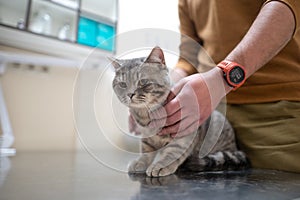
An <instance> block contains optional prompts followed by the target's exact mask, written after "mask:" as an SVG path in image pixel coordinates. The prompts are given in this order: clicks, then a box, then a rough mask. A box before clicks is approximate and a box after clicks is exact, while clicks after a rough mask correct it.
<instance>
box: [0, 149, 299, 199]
mask: <svg viewBox="0 0 300 200" xmlns="http://www.w3.org/2000/svg"><path fill="white" fill-rule="evenodd" d="M0 161H1V163H0V200H17V199H18V200H19V199H26V200H27V199H28V200H29V199H30V200H35V199H45V200H47V199H51V200H53V199H64V200H68V199H84V200H88V199H97V200H98V199H99V200H100V199H104V200H106V199H107V200H110V199H122V200H123V199H151V200H154V199H181V200H182V199H183V200H184V199H205V200H206V199H230V200H235V199H270V200H271V199H272V200H273V199H274V200H276V199H280V200H281V199H296V198H299V197H300V174H295V173H287V172H280V171H272V170H259V169H252V170H246V171H234V172H233V171H231V172H205V173H189V172H181V173H177V174H174V175H171V176H167V177H161V178H150V177H147V176H145V175H144V174H137V175H131V176H129V175H128V174H127V173H124V172H120V171H117V170H113V169H111V168H109V167H106V166H104V165H102V164H100V163H99V162H97V161H96V160H95V159H93V158H92V157H91V156H90V155H89V154H87V153H84V152H83V153H72V152H18V153H17V155H16V156H13V157H9V158H7V157H1V159H0Z"/></svg>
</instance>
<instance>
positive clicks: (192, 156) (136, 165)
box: [111, 47, 249, 177]
mask: <svg viewBox="0 0 300 200" xmlns="http://www.w3.org/2000/svg"><path fill="white" fill-rule="evenodd" d="M111 60H112V65H113V66H114V68H115V77H114V80H113V89H114V92H115V93H116V95H117V96H118V98H119V100H120V101H121V102H122V103H123V104H125V105H126V106H128V107H129V109H130V113H131V115H132V116H133V118H134V119H135V121H136V122H137V124H138V128H139V131H140V132H141V134H142V139H141V152H142V154H141V156H140V157H139V158H138V159H137V160H135V161H133V162H132V163H131V164H130V165H129V169H128V170H129V173H138V172H146V174H147V175H148V176H153V177H158V176H166V175H170V174H172V173H174V172H175V171H176V170H177V169H178V167H179V166H180V168H181V169H188V170H192V171H205V170H232V169H241V168H245V167H247V166H248V164H249V163H248V160H247V158H246V156H245V154H244V153H243V152H241V151H238V149H237V146H236V143H235V136H234V131H233V129H232V127H231V125H230V124H229V122H228V121H227V120H226V119H225V118H224V116H223V115H222V114H221V113H219V112H217V111H214V112H213V113H212V115H211V116H210V118H209V119H208V120H207V121H206V122H205V123H204V124H202V125H201V126H200V127H199V128H198V130H197V131H195V132H194V133H193V134H190V135H187V136H184V137H181V138H176V137H175V138H172V137H170V136H165V135H164V136H159V135H157V134H156V133H157V132H158V131H159V130H155V129H151V128H148V127H147V125H148V124H149V123H150V121H151V119H150V117H149V111H150V110H153V109H156V108H157V107H159V106H161V105H163V104H164V103H165V101H166V98H167V96H168V94H169V92H170V87H171V83H170V79H169V76H168V69H167V67H166V64H165V60H164V54H163V51H162V50H161V49H160V48H159V47H155V48H154V49H153V50H152V52H151V53H150V55H149V56H148V57H147V58H135V59H127V60H119V59H113V58H112V59H111ZM220 124H221V125H223V124H224V126H223V129H222V133H221V134H220V136H219V137H218V138H217V141H216V144H215V146H213V148H212V149H211V150H210V152H209V154H208V155H207V156H205V157H203V158H201V157H200V156H199V152H200V148H201V145H202V144H203V141H204V138H205V136H207V137H214V136H215V135H216V134H217V132H219V131H220ZM221 127H222V126H221ZM208 130H209V134H207V133H208ZM208 139H210V138H208ZM158 154H159V156H157V155H158Z"/></svg>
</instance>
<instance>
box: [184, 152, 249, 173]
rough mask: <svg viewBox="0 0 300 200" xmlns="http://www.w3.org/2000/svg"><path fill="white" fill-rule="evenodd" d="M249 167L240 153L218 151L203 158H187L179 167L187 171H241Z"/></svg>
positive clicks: (244, 156)
mask: <svg viewBox="0 0 300 200" xmlns="http://www.w3.org/2000/svg"><path fill="white" fill-rule="evenodd" d="M249 167H250V162H249V160H248V159H247V157H246V155H245V153H244V152H242V151H218V152H216V153H213V154H209V155H207V156H205V157H204V158H195V157H192V158H189V159H188V160H186V162H185V163H183V165H182V166H181V168H182V169H183V170H189V171H196V172H200V171H218V170H241V169H247V168H249Z"/></svg>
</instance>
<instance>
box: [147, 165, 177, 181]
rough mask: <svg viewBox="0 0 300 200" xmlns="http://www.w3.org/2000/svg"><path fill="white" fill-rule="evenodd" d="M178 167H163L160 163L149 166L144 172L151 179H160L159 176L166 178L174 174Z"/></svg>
mask: <svg viewBox="0 0 300 200" xmlns="http://www.w3.org/2000/svg"><path fill="white" fill-rule="evenodd" d="M177 168H178V166H177V165H175V164H170V165H167V166H165V165H164V164H163V163H161V162H157V163H153V164H152V165H150V166H149V167H148V169H147V171H146V174H147V176H151V177H160V176H168V175H170V174H173V173H175V171H176V170H177Z"/></svg>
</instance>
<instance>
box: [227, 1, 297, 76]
mask: <svg viewBox="0 0 300 200" xmlns="http://www.w3.org/2000/svg"><path fill="white" fill-rule="evenodd" d="M294 29H295V19H294V15H293V13H292V11H291V9H290V8H289V7H288V6H287V5H285V4H284V3H282V2H279V1H273V2H269V3H268V4H266V5H265V6H264V7H263V8H262V9H261V12H260V13H259V15H258V16H257V18H256V20H255V21H254V23H253V24H252V26H251V28H250V29H249V31H248V33H247V34H246V35H245V37H244V38H243V40H242V41H241V42H240V43H239V44H238V45H237V46H236V48H235V49H234V50H233V51H232V52H231V53H230V54H229V55H228V56H227V58H226V59H227V60H230V61H235V62H237V63H239V64H241V65H243V66H245V68H246V73H247V78H248V77H249V76H251V75H252V74H253V73H254V72H255V71H256V70H258V69H259V68H261V67H262V66H263V65H264V64H266V63H267V62H268V61H270V60H271V59H272V58H273V57H274V56H275V55H276V54H277V53H278V52H279V51H280V50H281V49H282V48H283V47H284V46H285V45H286V44H287V43H288V41H289V40H290V39H291V37H292V35H293V31H294Z"/></svg>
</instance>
